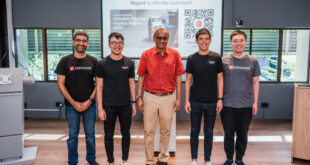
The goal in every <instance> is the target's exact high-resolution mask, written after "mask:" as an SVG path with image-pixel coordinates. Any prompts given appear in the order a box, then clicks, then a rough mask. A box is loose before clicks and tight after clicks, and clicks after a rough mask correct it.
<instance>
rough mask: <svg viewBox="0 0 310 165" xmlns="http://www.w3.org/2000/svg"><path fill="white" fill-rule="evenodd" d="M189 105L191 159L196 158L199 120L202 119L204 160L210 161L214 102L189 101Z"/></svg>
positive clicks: (214, 115) (214, 111)
mask: <svg viewBox="0 0 310 165" xmlns="http://www.w3.org/2000/svg"><path fill="white" fill-rule="evenodd" d="M190 103H191V110H192V111H191V113H190V116H191V136H190V144H191V154H192V159H197V157H198V144H199V138H198V137H199V132H200V127H201V118H202V114H203V118H204V159H205V161H210V157H211V152H212V144H213V128H214V122H215V117H216V102H212V103H201V102H196V101H192V100H191V101H190Z"/></svg>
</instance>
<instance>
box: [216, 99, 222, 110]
mask: <svg viewBox="0 0 310 165" xmlns="http://www.w3.org/2000/svg"><path fill="white" fill-rule="evenodd" d="M222 109H223V100H218V101H217V104H216V112H217V113H220V112H221V111H222Z"/></svg>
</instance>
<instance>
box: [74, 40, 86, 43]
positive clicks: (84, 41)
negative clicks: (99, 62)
mask: <svg viewBox="0 0 310 165" xmlns="http://www.w3.org/2000/svg"><path fill="white" fill-rule="evenodd" d="M74 41H75V42H83V43H87V42H88V41H87V40H80V39H76V40H74Z"/></svg>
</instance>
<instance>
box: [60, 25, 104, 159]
mask: <svg viewBox="0 0 310 165" xmlns="http://www.w3.org/2000/svg"><path fill="white" fill-rule="evenodd" d="M72 42H73V47H74V48H75V52H74V54H71V55H68V56H65V57H63V58H61V60H60V61H59V63H58V65H57V69H56V73H57V85H58V88H59V90H60V92H61V93H62V95H63V96H64V98H65V105H66V106H65V108H66V119H67V120H68V125H69V138H68V140H67V146H68V159H69V160H68V164H69V165H75V164H77V163H78V136H79V131H80V118H81V116H82V117H83V125H84V132H85V135H86V148H87V155H86V160H87V161H88V162H89V164H90V165H98V163H97V162H96V143H95V120H96V106H95V104H94V98H95V96H96V89H95V82H94V74H95V67H96V65H97V62H98V61H97V59H96V58H94V57H92V56H90V55H87V54H86V52H85V50H86V48H87V47H88V45H89V42H88V34H87V33H85V32H81V31H79V32H76V33H75V34H74V37H73V41H72Z"/></svg>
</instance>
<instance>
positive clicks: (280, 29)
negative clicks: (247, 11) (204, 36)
mask: <svg viewBox="0 0 310 165" xmlns="http://www.w3.org/2000/svg"><path fill="white" fill-rule="evenodd" d="M224 30H241V31H242V30H250V36H248V37H247V38H248V39H247V41H248V40H249V39H250V53H249V54H250V55H252V51H253V49H252V42H253V39H252V38H253V30H279V41H278V60H277V76H276V81H260V83H266V84H275V83H281V84H291V83H308V82H309V73H310V68H309V63H310V39H309V52H308V63H307V68H308V69H307V77H306V81H291V82H287V81H281V74H282V73H281V72H282V70H281V69H282V44H283V43H282V42H283V31H284V30H310V28H224V29H223V34H224ZM223 40H224V35H222V42H223ZM221 55H222V56H223V43H222V49H221Z"/></svg>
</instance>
